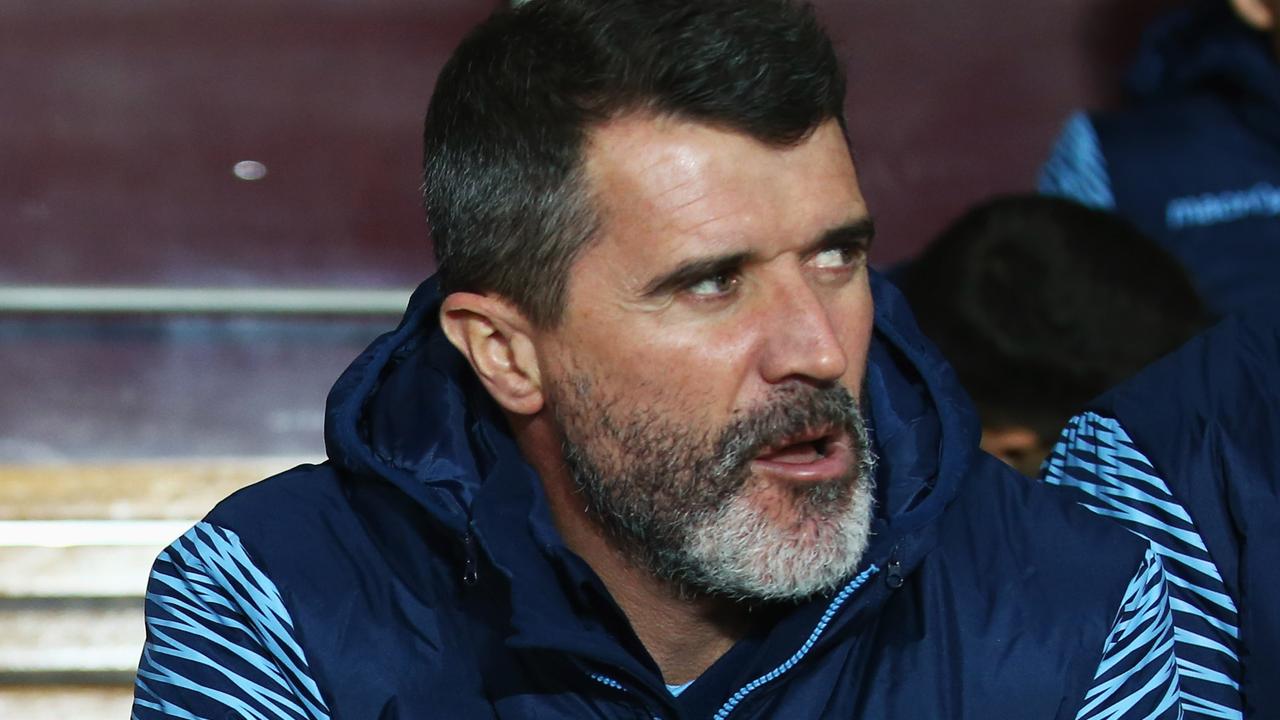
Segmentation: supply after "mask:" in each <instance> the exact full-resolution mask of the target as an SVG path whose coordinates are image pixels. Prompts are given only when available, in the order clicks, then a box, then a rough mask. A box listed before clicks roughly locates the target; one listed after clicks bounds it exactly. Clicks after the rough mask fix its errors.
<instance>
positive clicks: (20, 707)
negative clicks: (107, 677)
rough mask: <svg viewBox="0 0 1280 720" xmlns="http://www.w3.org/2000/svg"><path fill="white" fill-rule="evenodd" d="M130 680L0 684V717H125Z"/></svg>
mask: <svg viewBox="0 0 1280 720" xmlns="http://www.w3.org/2000/svg"><path fill="white" fill-rule="evenodd" d="M132 700H133V685H132V684H131V683H124V684H121V683H115V684H106V685H63V686H58V687H50V686H48V685H0V718H6V720H8V719H12V720H18V719H19V718H21V720H125V718H128V717H129V707H130V705H131V704H132Z"/></svg>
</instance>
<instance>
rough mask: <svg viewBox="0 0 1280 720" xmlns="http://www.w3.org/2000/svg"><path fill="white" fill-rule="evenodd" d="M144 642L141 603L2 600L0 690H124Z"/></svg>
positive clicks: (144, 631) (127, 601)
mask: <svg viewBox="0 0 1280 720" xmlns="http://www.w3.org/2000/svg"><path fill="white" fill-rule="evenodd" d="M145 637H146V629H145V626H144V624H143V614H142V599H141V598H129V599H120V600H66V599H59V598H44V599H38V600H6V601H3V602H0V685H2V686H8V685H47V684H73V685H75V684H102V683H110V684H127V683H129V682H130V680H131V678H132V677H133V672H134V670H136V669H137V665H138V657H139V656H140V654H141V652H142V643H143V640H144V639H145ZM0 717H10V716H8V715H2V714H0Z"/></svg>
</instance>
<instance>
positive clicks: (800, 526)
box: [553, 377, 875, 601]
mask: <svg viewBox="0 0 1280 720" xmlns="http://www.w3.org/2000/svg"><path fill="white" fill-rule="evenodd" d="M565 389H566V390H568V392H567V393H565V392H557V393H554V395H555V398H554V399H555V402H554V404H553V407H554V408H555V414H556V418H557V422H558V424H559V426H560V429H561V432H562V437H563V451H564V459H565V463H566V466H567V467H568V470H569V473H570V476H571V477H572V479H573V481H574V482H575V484H576V486H577V491H578V492H579V493H580V494H581V496H582V498H583V499H584V500H585V501H586V504H587V511H588V512H589V513H590V514H591V515H592V516H593V518H594V519H595V521H596V522H597V523H598V524H599V525H600V526H601V527H602V528H603V529H604V531H605V532H606V534H607V536H608V537H609V538H610V540H611V541H612V542H613V543H614V544H615V545H616V546H617V548H618V549H619V550H620V551H622V552H623V553H624V555H625V556H627V557H628V559H629V560H630V561H631V562H632V563H633V564H635V565H636V566H638V567H641V568H644V569H646V570H647V571H648V572H650V573H651V574H652V575H653V576H655V577H657V578H659V579H662V580H664V581H667V582H669V583H671V584H672V585H673V586H674V588H675V589H676V591H677V592H679V593H680V594H681V595H682V596H685V597H693V596H698V595H715V596H721V597H725V598H729V599H732V600H742V601H780V600H800V599H803V598H807V597H810V596H813V595H815V594H818V593H823V592H827V591H830V590H833V589H834V588H835V587H837V586H839V584H840V583H841V582H843V581H844V580H845V579H846V578H848V577H849V576H850V575H851V574H852V573H853V572H854V571H855V570H856V569H857V566H858V563H859V562H860V561H861V559H862V555H863V553H864V552H865V551H866V548H867V544H868V542H869V539H870V530H871V520H872V510H873V504H874V501H873V478H874V476H875V460H874V456H873V454H872V452H871V449H870V442H869V439H868V434H867V429H866V424H865V422H864V421H863V418H862V414H861V413H860V412H859V409H858V406H857V402H856V401H855V400H854V398H853V396H852V395H851V394H850V393H849V391H848V390H847V389H845V388H844V387H842V386H838V385H833V386H828V387H825V388H815V387H812V386H809V385H803V384H798V383H797V384H795V385H792V386H788V387H787V388H786V389H784V390H781V391H779V392H778V393H777V394H775V396H774V397H772V398H771V399H770V401H769V402H768V403H767V404H766V405H765V406H764V407H761V408H759V409H757V410H754V411H752V412H749V413H744V414H743V415H742V416H740V417H738V418H737V419H735V420H734V421H732V422H731V423H730V424H729V425H728V426H726V427H725V428H724V429H723V430H722V431H721V432H720V433H719V434H718V435H716V436H714V437H713V436H710V434H709V433H705V432H701V431H699V430H698V429H696V428H690V427H684V426H680V425H678V424H675V423H672V422H670V421H668V420H666V418H664V417H661V416H659V415H658V414H657V413H656V412H654V411H652V410H650V409H646V408H630V409H628V410H627V411H626V412H625V413H624V412H622V411H621V410H620V408H619V407H618V406H617V405H618V403H617V402H611V401H610V399H609V398H602V397H597V396H596V394H595V393H594V392H593V388H592V387H591V384H590V382H589V381H587V380H585V379H584V378H581V377H578V378H574V379H572V380H571V381H570V382H569V383H568V387H567V388H565ZM827 425H830V426H834V427H839V428H843V429H844V430H845V431H846V432H847V433H848V436H849V438H850V439H851V442H852V446H853V447H852V450H853V452H854V454H855V457H856V462H855V463H854V466H853V468H852V470H851V471H850V472H849V473H848V474H847V475H846V476H845V477H841V478H837V479H835V480H832V481H828V482H824V483H821V484H818V485H812V486H806V487H797V488H788V489H784V490H783V492H786V493H787V497H786V498H785V500H786V501H787V504H789V505H790V507H789V508H783V512H782V515H783V516H784V517H786V518H787V519H786V520H785V521H784V520H782V519H781V518H779V517H773V515H774V513H771V512H769V509H768V508H761V507H759V506H758V504H757V503H753V502H752V490H753V489H754V488H753V483H752V482H751V480H752V477H751V462H752V460H753V459H754V458H755V457H756V456H757V455H758V454H759V453H760V452H761V451H762V450H764V449H765V448H768V447H771V446H774V445H776V443H777V442H778V441H779V440H781V439H784V438H787V437H790V436H793V435H795V434H798V433H801V432H803V431H805V430H806V429H808V428H815V427H822V426H827Z"/></svg>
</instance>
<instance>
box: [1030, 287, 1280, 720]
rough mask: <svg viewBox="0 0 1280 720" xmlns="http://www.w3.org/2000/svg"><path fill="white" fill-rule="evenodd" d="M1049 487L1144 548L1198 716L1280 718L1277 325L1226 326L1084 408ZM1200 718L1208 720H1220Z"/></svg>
mask: <svg viewBox="0 0 1280 720" xmlns="http://www.w3.org/2000/svg"><path fill="white" fill-rule="evenodd" d="M1045 480H1046V481H1047V482H1049V483H1052V484H1058V485H1063V486H1066V487H1069V488H1071V489H1072V490H1073V491H1076V492H1078V493H1079V495H1078V497H1079V498H1080V499H1081V501H1082V502H1083V503H1084V504H1086V505H1087V506H1089V507H1091V508H1093V509H1094V510H1095V511H1097V512H1099V513H1101V514H1104V515H1107V516H1109V517H1112V518H1114V519H1116V520H1117V521H1119V522H1120V523H1121V524H1122V525H1124V526H1126V527H1128V528H1130V529H1131V530H1133V531H1134V532H1136V533H1139V534H1141V535H1143V536H1145V537H1147V538H1149V539H1150V541H1151V543H1152V547H1153V549H1154V550H1155V551H1156V553H1157V554H1158V555H1159V556H1160V558H1161V561H1162V564H1163V566H1164V567H1165V569H1166V571H1167V572H1168V573H1169V574H1170V575H1171V577H1173V578H1174V581H1173V582H1172V583H1170V587H1169V592H1170V595H1171V601H1172V606H1173V609H1174V619H1175V623H1176V625H1177V627H1178V630H1179V632H1178V633H1177V635H1176V637H1175V645H1176V646H1177V650H1176V651H1177V654H1178V657H1179V659H1180V661H1181V664H1180V666H1179V668H1178V673H1179V674H1180V675H1181V676H1182V679H1181V681H1180V684H1181V686H1182V688H1183V690H1184V691H1186V690H1188V689H1189V688H1190V687H1191V685H1193V684H1194V685H1196V686H1198V688H1197V690H1196V691H1195V692H1196V694H1197V695H1198V698H1199V704H1200V705H1201V706H1204V707H1206V708H1210V709H1212V708H1213V707H1214V704H1215V703H1227V704H1230V703H1233V702H1236V700H1235V699H1234V696H1235V695H1236V694H1237V693H1236V692H1235V691H1234V689H1233V688H1232V687H1231V685H1232V684H1233V683H1235V682H1236V681H1238V680H1241V678H1243V680H1242V690H1243V696H1244V702H1245V708H1246V713H1245V715H1246V717H1256V718H1277V717H1280V685H1278V684H1277V680H1280V602H1277V600H1276V598H1277V597H1280V320H1278V319H1277V315H1276V313H1274V312H1269V313H1265V314H1251V315H1248V316H1243V317H1238V318H1231V319H1229V320H1226V321H1224V322H1223V323H1221V324H1220V325H1219V326H1218V327H1216V328H1214V329H1212V330H1211V331H1209V332H1208V333H1206V334H1205V335H1203V336H1201V337H1198V338H1196V339H1195V340H1193V341H1191V342H1190V343H1189V344H1188V345H1186V346H1185V347H1183V348H1181V349H1180V350H1178V351H1177V352H1176V353H1174V354H1172V355H1170V356H1169V357H1167V358H1164V359H1163V360H1161V361H1159V362H1157V363H1155V364H1154V365H1152V366H1151V367H1150V368H1148V369H1146V370H1144V371H1143V372H1142V373H1140V374H1139V375H1137V376H1136V377H1134V378H1133V379H1131V380H1130V381H1128V382H1126V383H1124V384H1123V385H1121V386H1120V387H1118V388H1116V389H1115V390H1112V391H1111V392H1108V393H1107V394H1105V395H1104V396H1102V397H1101V398H1100V399H1098V400H1096V401H1094V402H1093V403H1091V405H1090V407H1089V408H1088V409H1087V410H1086V412H1084V413H1083V414H1081V415H1080V416H1078V417H1076V418H1075V419H1074V420H1073V421H1072V422H1071V424H1070V425H1069V426H1068V428H1067V430H1066V432H1065V433H1064V434H1063V436H1062V441H1061V442H1060V443H1059V444H1058V446H1057V447H1056V449H1055V450H1054V453H1053V455H1052V457H1051V458H1050V461H1049V463H1048V464H1047V467H1046V472H1045ZM1207 714H1209V716H1210V717H1221V715H1216V714H1211V713H1207Z"/></svg>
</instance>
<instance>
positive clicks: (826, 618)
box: [714, 554, 901, 720]
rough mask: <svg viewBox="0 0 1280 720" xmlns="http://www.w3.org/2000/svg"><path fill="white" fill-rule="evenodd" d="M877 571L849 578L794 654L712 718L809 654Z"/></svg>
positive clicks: (722, 716) (722, 719) (720, 719)
mask: <svg viewBox="0 0 1280 720" xmlns="http://www.w3.org/2000/svg"><path fill="white" fill-rule="evenodd" d="M890 557H891V559H890V561H889V562H890V564H891V566H892V564H893V563H894V562H895V561H894V560H893V559H892V557H893V555H892V554H891V555H890ZM878 572H880V568H879V567H878V566H876V565H874V564H873V565H871V566H870V567H868V568H867V569H866V570H863V571H862V573H861V574H859V575H858V576H857V577H856V578H854V579H853V580H850V581H849V584H848V585H845V586H844V589H843V590H841V591H840V592H839V593H838V594H837V595H836V596H835V597H834V598H832V599H831V603H830V604H829V605H827V610H826V612H824V613H823V614H822V618H821V619H820V620H818V624H817V625H816V626H814V628H813V632H811V633H809V638H808V639H807V640H805V641H804V644H803V645H801V646H800V649H799V650H797V651H796V652H795V654H794V655H792V656H791V657H789V658H787V659H786V661H785V662H783V663H782V664H781V665H779V666H778V667H776V668H774V669H773V670H770V671H769V672H767V673H765V674H764V675H761V676H760V677H758V678H756V679H755V680H752V681H751V682H749V683H747V684H746V685H744V686H743V687H742V688H741V689H740V690H738V692H736V693H734V694H733V695H732V696H731V697H730V698H729V699H728V700H726V701H725V703H724V705H722V706H720V709H719V710H718V711H716V714H715V718H714V720H725V718H727V717H729V713H732V712H733V711H734V709H736V708H737V707H738V705H740V704H741V703H742V701H743V700H745V699H746V698H747V696H748V695H750V694H751V693H753V692H755V691H756V690H758V689H760V688H761V687H763V686H765V685H767V684H769V683H771V682H773V681H774V680H777V679H778V678H779V677H781V676H782V675H783V674H785V673H786V672H787V671H788V670H790V669H791V668H793V667H795V666H796V665H797V664H798V663H799V662H800V661H801V660H802V659H803V658H804V656H805V655H807V654H809V650H811V649H812V648H813V646H814V645H815V644H816V643H817V642H818V639H819V638H820V637H822V634H823V633H824V632H826V629H827V626H828V625H830V624H831V620H832V619H833V618H835V616H836V613H838V612H839V611H840V608H841V607H843V606H844V604H845V603H846V602H848V601H849V598H850V597H852V596H853V594H854V593H855V592H857V591H858V588H860V587H862V586H863V585H865V584H866V582H867V581H868V580H870V579H871V577H872V576H873V575H875V574H876V573H878ZM899 580H901V578H899Z"/></svg>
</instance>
